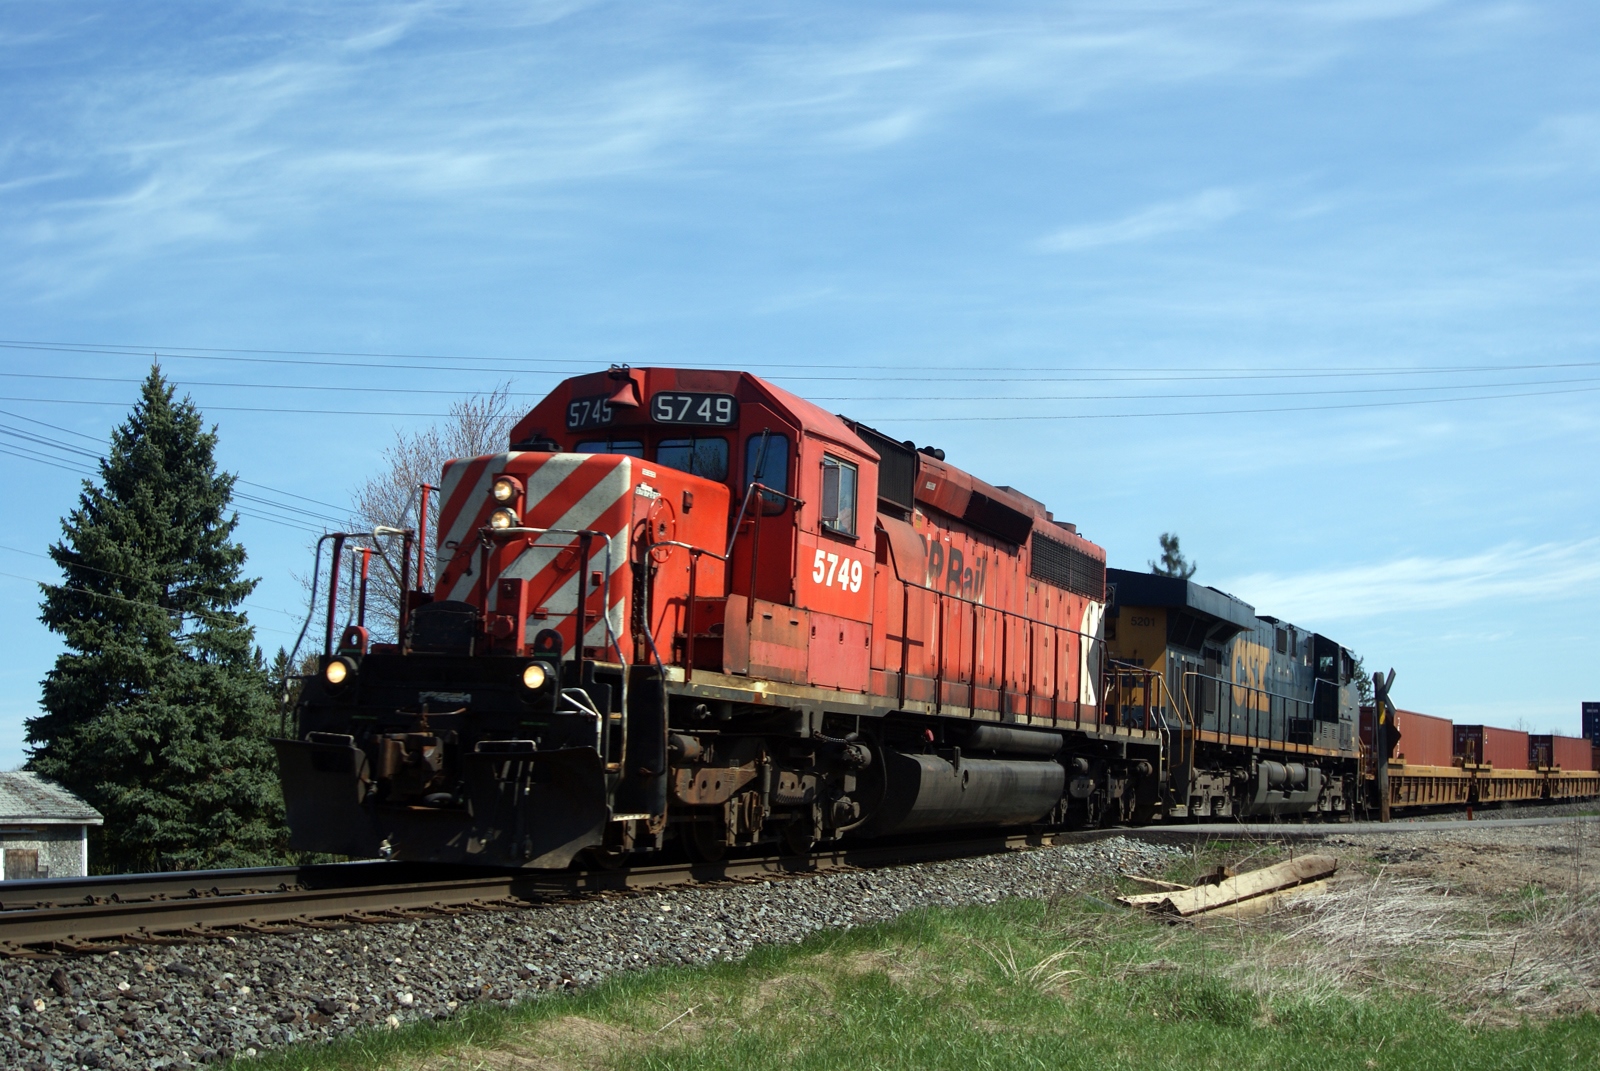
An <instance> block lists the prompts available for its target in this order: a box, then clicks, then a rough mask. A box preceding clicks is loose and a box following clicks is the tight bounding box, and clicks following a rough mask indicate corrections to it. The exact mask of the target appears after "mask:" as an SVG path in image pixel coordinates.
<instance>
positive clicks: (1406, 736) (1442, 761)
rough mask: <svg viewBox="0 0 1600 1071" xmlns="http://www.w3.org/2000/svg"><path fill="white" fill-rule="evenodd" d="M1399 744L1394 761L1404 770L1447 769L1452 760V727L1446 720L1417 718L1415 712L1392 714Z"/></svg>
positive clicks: (1431, 717)
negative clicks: (1441, 767)
mask: <svg viewBox="0 0 1600 1071" xmlns="http://www.w3.org/2000/svg"><path fill="white" fill-rule="evenodd" d="M1395 725H1396V726H1397V727H1398V728H1399V729H1400V743H1399V744H1397V745H1396V746H1395V749H1394V757H1395V758H1397V759H1404V760H1405V761H1406V765H1407V766H1449V765H1450V764H1451V759H1452V758H1453V757H1454V756H1455V753H1456V752H1455V744H1456V741H1455V726H1454V725H1453V724H1452V723H1451V721H1450V719H1449V718H1438V717H1435V716H1433V715H1432V714H1420V713H1418V712H1417V711H1415V710H1397V711H1395Z"/></svg>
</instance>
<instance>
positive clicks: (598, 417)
mask: <svg viewBox="0 0 1600 1071" xmlns="http://www.w3.org/2000/svg"><path fill="white" fill-rule="evenodd" d="M610 398H611V396H610V395H609V394H602V395H599V396H598V397H595V398H574V399H573V400H572V401H571V402H569V403H568V404H567V430H568V431H577V430H578V429H580V428H603V427H605V426H606V425H607V424H610V423H611V419H612V411H611V401H610Z"/></svg>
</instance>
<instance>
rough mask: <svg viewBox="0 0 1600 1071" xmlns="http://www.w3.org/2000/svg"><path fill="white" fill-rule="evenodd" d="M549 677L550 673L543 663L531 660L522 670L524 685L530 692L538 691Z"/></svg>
mask: <svg viewBox="0 0 1600 1071" xmlns="http://www.w3.org/2000/svg"><path fill="white" fill-rule="evenodd" d="M549 677H550V674H549V673H548V672H547V671H546V670H545V668H544V666H543V665H542V664H541V663H538V662H529V663H528V664H527V666H525V667H524V668H523V670H522V686H523V687H524V688H526V689H528V691H530V692H537V691H538V690H539V689H540V688H543V687H544V682H545V681H546V680H548V679H549Z"/></svg>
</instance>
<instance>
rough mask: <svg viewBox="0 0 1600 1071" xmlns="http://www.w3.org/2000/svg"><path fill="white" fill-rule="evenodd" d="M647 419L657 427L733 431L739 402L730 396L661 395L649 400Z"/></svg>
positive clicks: (736, 421) (683, 393)
mask: <svg viewBox="0 0 1600 1071" xmlns="http://www.w3.org/2000/svg"><path fill="white" fill-rule="evenodd" d="M650 418H651V419H652V420H654V421H655V422H656V423H657V424H709V425H712V426H714V427H719V428H726V427H732V426H733V425H734V424H737V423H738V422H739V400H738V399H737V398H735V397H734V396H733V395H731V394H705V393H702V392H700V391H676V392H671V393H669V392H666V391H663V392H662V393H660V394H657V395H656V396H655V397H653V398H651V399H650Z"/></svg>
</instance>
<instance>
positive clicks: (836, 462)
mask: <svg viewBox="0 0 1600 1071" xmlns="http://www.w3.org/2000/svg"><path fill="white" fill-rule="evenodd" d="M857 476H858V473H857V470H856V467H855V466H854V465H853V464H851V463H850V462H848V461H844V460H841V459H840V458H837V457H834V456H833V455H832V454H823V455H822V511H821V516H820V518H819V520H820V521H821V524H822V527H823V528H825V529H827V530H828V531H830V532H832V533H834V534H835V535H842V536H849V537H850V538H851V539H854V538H855V537H856V483H857Z"/></svg>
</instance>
